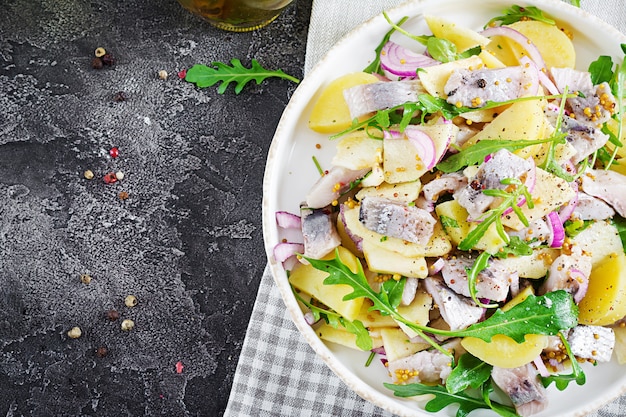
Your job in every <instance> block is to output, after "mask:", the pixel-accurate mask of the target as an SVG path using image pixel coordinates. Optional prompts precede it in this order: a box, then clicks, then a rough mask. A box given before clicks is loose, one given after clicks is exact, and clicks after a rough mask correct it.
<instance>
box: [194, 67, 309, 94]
mask: <svg viewBox="0 0 626 417" xmlns="http://www.w3.org/2000/svg"><path fill="white" fill-rule="evenodd" d="M230 64H231V65H230V66H229V65H228V64H225V63H223V62H219V61H216V62H213V63H211V66H210V67H209V66H206V65H202V64H196V65H194V66H193V67H191V68H189V70H187V74H186V75H185V81H188V82H190V83H194V84H196V86H198V87H200V88H203V87H210V86H212V85H215V84H217V83H222V84H221V85H220V86H219V87H218V89H217V92H218V93H219V94H224V92H225V91H226V89H227V88H228V85H229V84H230V83H235V94H239V93H241V90H243V88H244V87H245V85H246V84H247V83H249V82H250V81H253V80H254V81H256V83H257V84H261V82H262V81H264V80H265V79H267V78H270V77H278V78H284V79H286V80H290V81H293V82H294V83H296V84H297V83H299V82H300V80H298V79H297V78H295V77H293V76H291V75H289V74H286V73H285V72H283V70H280V69H279V70H268V69H265V68H263V67H262V66H261V64H259V62H258V61H257V60H256V59H253V60H252V64H251V67H250V68H246V67H244V66H243V64H242V63H241V61H240V60H238V59H233V60H231V61H230Z"/></svg>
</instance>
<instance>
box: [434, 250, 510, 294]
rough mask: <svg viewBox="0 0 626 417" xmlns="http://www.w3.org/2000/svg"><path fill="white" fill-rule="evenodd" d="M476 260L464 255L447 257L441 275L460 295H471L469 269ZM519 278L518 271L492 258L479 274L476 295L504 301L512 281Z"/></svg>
mask: <svg viewBox="0 0 626 417" xmlns="http://www.w3.org/2000/svg"><path fill="white" fill-rule="evenodd" d="M473 263H474V260H472V259H469V258H467V257H463V256H457V257H454V258H450V259H447V260H446V261H445V262H444V266H443V268H442V269H441V275H442V276H443V279H444V281H445V282H446V284H447V285H448V287H449V288H450V289H451V290H453V291H454V292H456V293H457V294H459V295H463V296H465V297H470V295H471V294H470V291H469V285H468V282H467V270H468V269H470V268H471V267H472V264H473ZM517 280H519V277H518V276H517V273H516V272H511V271H509V270H508V269H507V268H505V267H504V266H502V263H501V262H500V261H498V260H497V259H492V260H491V261H490V262H489V265H488V266H487V268H485V269H484V270H483V271H481V272H480V273H479V274H478V279H477V280H476V296H477V297H479V298H487V299H489V300H493V301H504V300H506V298H507V296H508V294H509V288H510V287H511V283H513V282H514V281H517Z"/></svg>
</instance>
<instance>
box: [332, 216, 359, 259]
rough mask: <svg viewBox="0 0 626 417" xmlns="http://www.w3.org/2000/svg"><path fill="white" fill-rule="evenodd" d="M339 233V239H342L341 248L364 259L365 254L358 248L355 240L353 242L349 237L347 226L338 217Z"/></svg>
mask: <svg viewBox="0 0 626 417" xmlns="http://www.w3.org/2000/svg"><path fill="white" fill-rule="evenodd" d="M337 233H338V234H339V237H340V238H341V246H343V247H344V248H346V249H348V250H349V251H350V252H352V253H353V254H355V255H356V256H357V257H359V258H362V257H363V252H362V251H361V250H360V249H359V248H357V246H356V243H354V240H352V238H351V237H350V236H349V235H348V232H347V231H346V226H345V225H344V224H343V222H342V221H341V216H337Z"/></svg>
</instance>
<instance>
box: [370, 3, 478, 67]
mask: <svg viewBox="0 0 626 417" xmlns="http://www.w3.org/2000/svg"><path fill="white" fill-rule="evenodd" d="M383 16H384V17H385V19H386V20H387V23H389V25H390V26H391V27H392V29H394V30H396V31H398V32H400V33H402V34H403V35H404V36H406V37H408V38H410V39H413V40H414V41H417V42H419V43H421V44H422V45H424V46H426V50H427V51H428V54H429V55H430V56H431V57H433V58H434V59H436V60H437V61H440V62H444V63H445V62H451V61H456V60H459V59H463V58H469V57H470V56H473V55H478V54H479V53H480V52H481V48H480V46H478V47H475V48H470V49H468V50H467V51H463V52H462V53H459V52H458V51H457V48H456V45H455V44H453V43H452V42H450V41H449V40H447V39H443V38H438V37H436V36H433V35H419V36H417V35H413V34H412V33H409V32H407V31H406V30H404V29H402V28H401V27H400V25H399V24H396V23H393V22H392V21H391V19H390V18H389V16H388V15H387V13H386V12H383ZM387 40H388V38H387ZM381 49H382V48H381Z"/></svg>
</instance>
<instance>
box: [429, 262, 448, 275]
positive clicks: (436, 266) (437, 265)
mask: <svg viewBox="0 0 626 417" xmlns="http://www.w3.org/2000/svg"><path fill="white" fill-rule="evenodd" d="M445 264H446V261H444V259H443V258H439V259H437V260H436V261H435V262H433V264H432V265H431V266H430V268H428V275H430V276H431V277H432V276H433V275H435V274H438V273H439V272H440V271H441V270H442V269H443V267H444V266H445Z"/></svg>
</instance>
